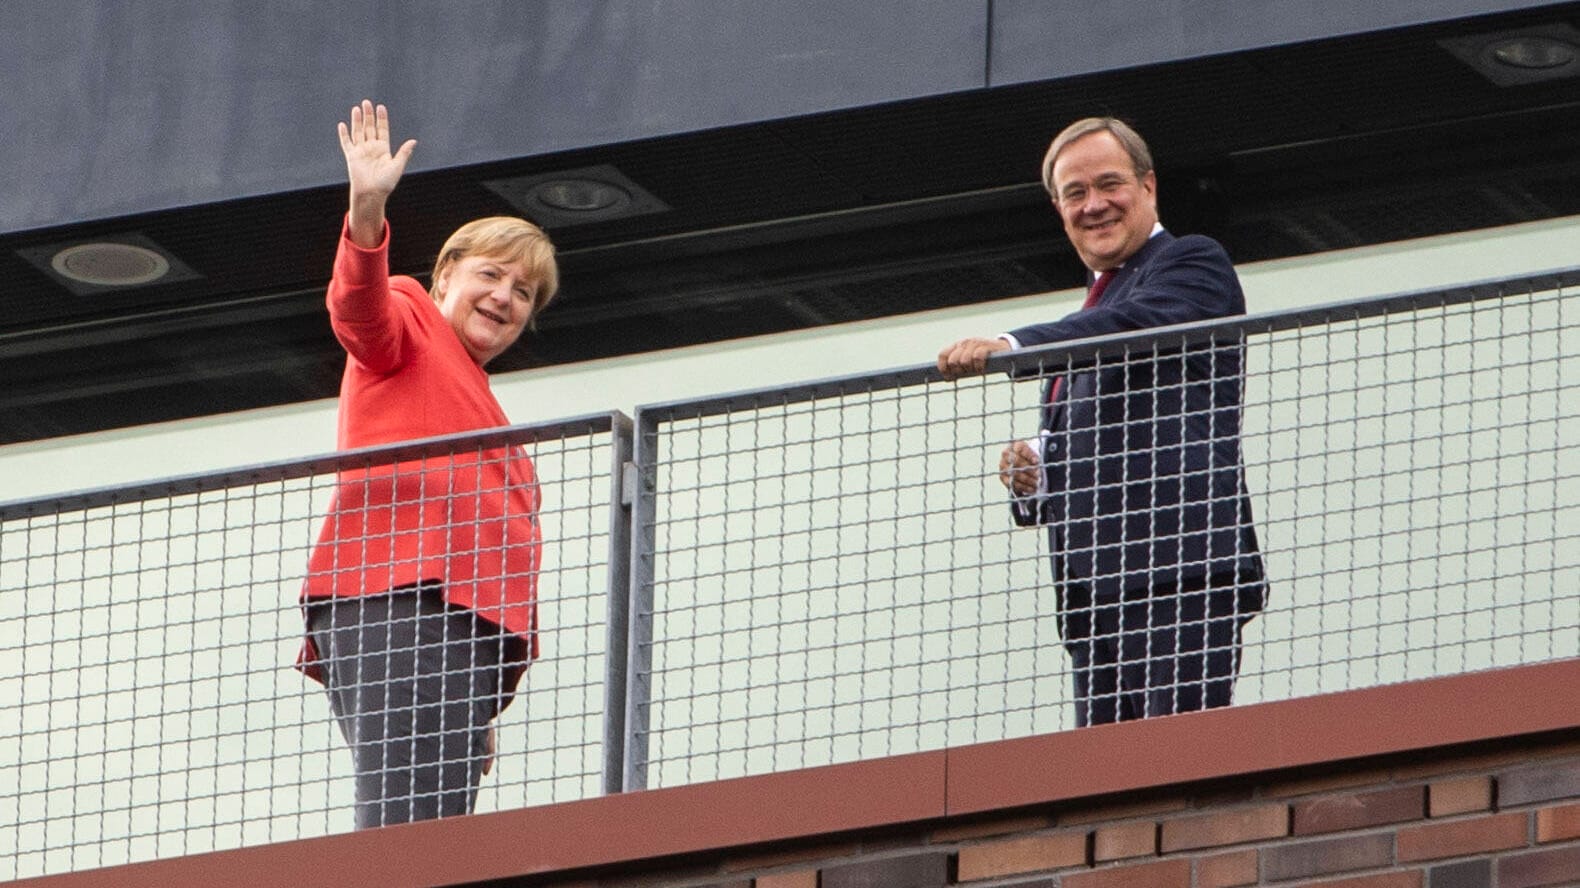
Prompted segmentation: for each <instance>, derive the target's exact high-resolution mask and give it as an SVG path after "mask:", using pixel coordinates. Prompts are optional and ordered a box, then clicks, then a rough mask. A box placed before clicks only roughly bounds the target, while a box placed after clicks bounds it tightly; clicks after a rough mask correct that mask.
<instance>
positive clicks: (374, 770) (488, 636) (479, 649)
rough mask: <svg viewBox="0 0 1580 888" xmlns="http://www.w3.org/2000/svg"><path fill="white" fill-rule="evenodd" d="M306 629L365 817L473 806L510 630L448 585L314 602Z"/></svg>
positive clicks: (440, 813)
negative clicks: (448, 598)
mask: <svg viewBox="0 0 1580 888" xmlns="http://www.w3.org/2000/svg"><path fill="white" fill-rule="evenodd" d="M307 629H308V631H309V632H310V633H312V636H313V643H314V644H315V645H316V646H317V647H318V653H319V657H320V663H319V665H320V666H321V668H322V669H323V675H324V684H325V686H326V687H327V689H328V692H329V706H330V708H331V709H332V710H333V711H334V713H335V718H336V719H337V720H338V721H339V723H340V731H341V733H342V734H343V735H345V738H346V743H347V744H349V745H350V747H351V756H352V760H353V763H354V766H355V769H356V793H357V804H356V826H357V829H367V828H369V827H374V826H385V825H388V824H392V823H406V822H409V821H413V820H430V819H433V818H436V817H450V816H454V815H456V814H468V813H471V811H472V806H473V805H474V804H475V803H476V801H477V785H478V783H479V782H480V781H481V780H482V776H483V763H484V761H485V760H486V758H487V748H486V744H487V733H488V727H489V723H490V722H491V721H492V720H493V718H494V716H495V715H497V714H498V713H499V708H500V683H501V670H502V668H503V664H504V663H505V662H506V661H507V659H508V658H507V656H506V653H507V652H506V646H507V644H508V643H509V640H510V636H509V634H508V633H504V632H502V631H501V630H500V628H499V627H498V626H496V625H495V624H494V623H492V622H489V621H488V620H484V619H481V618H479V617H478V616H477V615H476V614H475V613H473V612H472V611H471V610H469V609H467V608H464V607H457V606H454V605H450V604H446V603H445V601H444V596H443V594H442V591H441V589H440V587H438V586H437V585H431V584H430V585H425V586H421V587H404V588H401V589H396V590H393V591H391V592H389V593H386V594H383V595H369V596H364V597H361V598H340V599H331V600H327V601H315V602H313V603H311V604H309V605H308V608H307Z"/></svg>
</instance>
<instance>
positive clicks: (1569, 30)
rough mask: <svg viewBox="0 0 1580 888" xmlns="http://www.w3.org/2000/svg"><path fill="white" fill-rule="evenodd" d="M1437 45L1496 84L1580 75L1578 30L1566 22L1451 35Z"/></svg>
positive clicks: (1521, 83) (1526, 82)
mask: <svg viewBox="0 0 1580 888" xmlns="http://www.w3.org/2000/svg"><path fill="white" fill-rule="evenodd" d="M1438 45H1440V46H1442V47H1443V48H1444V49H1446V50H1448V51H1449V52H1451V53H1453V54H1454V55H1455V56H1456V57H1457V58H1458V59H1459V60H1460V61H1462V62H1464V63H1465V64H1467V65H1469V66H1470V67H1472V68H1475V69H1476V71H1477V73H1479V74H1481V76H1483V77H1485V78H1487V79H1488V80H1490V81H1492V82H1493V83H1495V84H1497V85H1498V86H1524V85H1526V84H1529V83H1542V82H1545V81H1548V80H1559V79H1562V78H1565V77H1575V76H1580V31H1577V30H1575V29H1574V27H1572V26H1571V25H1569V24H1567V23H1559V24H1552V25H1537V26H1535V27H1530V28H1515V29H1512V30H1508V31H1498V32H1495V33H1491V34H1471V35H1468V36H1465V37H1452V38H1449V39H1446V40H1440V41H1438Z"/></svg>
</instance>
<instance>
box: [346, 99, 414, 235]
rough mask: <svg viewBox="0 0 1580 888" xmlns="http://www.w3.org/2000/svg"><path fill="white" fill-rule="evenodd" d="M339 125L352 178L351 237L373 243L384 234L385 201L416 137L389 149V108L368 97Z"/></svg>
mask: <svg viewBox="0 0 1580 888" xmlns="http://www.w3.org/2000/svg"><path fill="white" fill-rule="evenodd" d="M338 129H339V131H340V150H341V152H342V153H344V154H345V156H346V176H347V178H349V179H350V181H351V216H350V229H351V239H352V240H353V241H355V242H356V243H357V245H358V246H362V247H368V248H372V247H376V246H378V244H379V242H380V241H381V240H383V237H384V204H385V202H386V201H387V200H388V199H389V196H390V192H392V191H394V190H395V186H396V185H397V184H398V183H399V182H400V177H401V176H402V174H404V173H405V172H406V162H407V161H409V160H410V159H411V153H412V150H413V149H415V148H416V147H417V140H416V139H407V140H406V142H405V143H404V144H402V145H401V146H400V148H399V149H398V150H396V151H394V152H391V151H390V115H389V109H387V108H385V107H384V106H383V105H378V106H375V105H374V104H373V103H372V102H371V101H369V100H367V99H363V100H362V104H360V105H354V106H352V108H351V122H350V124H349V125H348V124H347V123H346V122H345V121H341V122H340V124H339V125H338Z"/></svg>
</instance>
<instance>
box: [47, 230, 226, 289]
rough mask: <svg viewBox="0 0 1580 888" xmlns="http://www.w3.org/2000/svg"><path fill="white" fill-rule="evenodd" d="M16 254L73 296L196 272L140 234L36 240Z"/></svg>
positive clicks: (194, 275) (185, 276)
mask: <svg viewBox="0 0 1580 888" xmlns="http://www.w3.org/2000/svg"><path fill="white" fill-rule="evenodd" d="M17 255H19V256H21V257H22V258H23V259H25V260H27V262H28V263H29V264H30V265H32V266H33V267H34V268H37V269H38V270H39V271H42V272H44V273H45V274H47V275H49V276H50V277H51V278H53V279H54V281H55V283H57V284H59V285H60V286H62V287H64V288H66V289H67V290H70V291H71V292H73V293H76V294H77V295H79V296H90V295H95V294H100V293H109V292H113V291H116V290H129V289H133V288H136V287H147V286H151V285H164V284H171V283H175V282H177V281H189V280H195V279H197V278H199V277H201V275H199V274H197V273H196V272H194V271H193V270H192V269H191V268H189V267H187V266H186V265H185V264H184V263H183V262H182V261H181V260H180V259H177V258H176V257H175V256H174V255H172V254H171V253H170V251H169V250H166V249H165V248H164V247H161V246H160V245H159V244H157V243H154V242H153V241H152V240H150V239H148V238H146V237H144V236H142V235H140V234H118V235H112V236H107V237H96V238H93V239H92V240H76V241H66V242H57V243H53V244H39V245H38V246H34V247H24V248H22V249H20V250H17Z"/></svg>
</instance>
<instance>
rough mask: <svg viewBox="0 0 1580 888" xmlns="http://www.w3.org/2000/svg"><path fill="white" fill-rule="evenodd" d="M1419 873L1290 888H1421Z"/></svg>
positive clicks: (1304, 883) (1393, 874)
mask: <svg viewBox="0 0 1580 888" xmlns="http://www.w3.org/2000/svg"><path fill="white" fill-rule="evenodd" d="M1421 884H1422V883H1421V871H1420V870H1407V871H1405V872H1393V873H1377V874H1376V875H1371V876H1351V877H1350V878H1348V879H1332V880H1330V881H1326V882H1301V883H1300V884H1299V885H1298V886H1291V888H1421Z"/></svg>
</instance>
